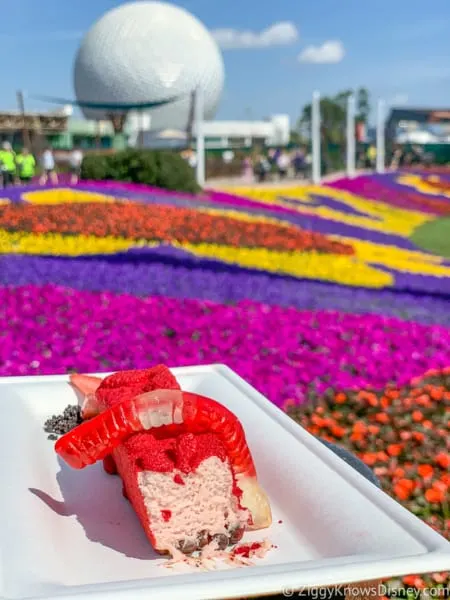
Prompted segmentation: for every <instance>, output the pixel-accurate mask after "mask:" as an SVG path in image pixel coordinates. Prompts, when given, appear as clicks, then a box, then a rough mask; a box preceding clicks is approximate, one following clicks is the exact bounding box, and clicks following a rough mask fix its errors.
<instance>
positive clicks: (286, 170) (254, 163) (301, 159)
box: [244, 147, 311, 182]
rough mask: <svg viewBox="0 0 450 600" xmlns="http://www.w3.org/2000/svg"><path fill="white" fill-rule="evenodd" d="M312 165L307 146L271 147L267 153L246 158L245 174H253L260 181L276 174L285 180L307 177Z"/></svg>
mask: <svg viewBox="0 0 450 600" xmlns="http://www.w3.org/2000/svg"><path fill="white" fill-rule="evenodd" d="M310 166H311V156H310V155H309V154H308V153H307V151H306V149H305V148H303V147H302V148H297V149H295V150H291V151H288V150H284V149H280V148H278V149H273V148H272V149H270V150H269V151H268V153H267V155H266V154H262V153H261V154H257V155H256V156H255V157H247V158H245V159H244V176H246V175H247V176H248V175H250V173H251V174H252V176H253V175H254V176H256V178H257V180H258V181H259V182H264V181H266V180H267V178H268V177H269V175H276V176H278V177H279V179H281V180H283V179H286V178H289V177H295V178H300V179H305V178H306V177H307V175H308V172H309V169H310Z"/></svg>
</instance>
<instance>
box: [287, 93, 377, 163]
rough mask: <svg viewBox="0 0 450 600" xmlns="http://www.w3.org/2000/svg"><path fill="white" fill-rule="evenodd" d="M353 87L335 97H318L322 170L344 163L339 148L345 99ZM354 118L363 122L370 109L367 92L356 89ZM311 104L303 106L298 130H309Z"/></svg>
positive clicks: (342, 142)
mask: <svg viewBox="0 0 450 600" xmlns="http://www.w3.org/2000/svg"><path fill="white" fill-rule="evenodd" d="M351 94H355V91H354V90H344V91H342V92H339V93H338V94H336V95H335V96H331V97H329V96H324V97H323V98H321V100H320V116H321V141H322V162H323V165H322V168H323V171H324V172H326V171H327V170H335V169H340V168H342V167H343V165H344V154H343V149H344V147H345V143H346V127H347V102H348V97H349V96H350V95H351ZM355 96H356V110H357V119H361V120H363V121H364V122H365V123H367V119H368V116H369V112H370V104H369V94H368V92H367V90H366V89H365V88H360V89H359V90H358V91H357V92H356V94H355ZM311 115H312V104H311V103H310V104H307V105H306V106H304V108H303V112H302V115H301V117H300V119H299V122H298V125H297V127H298V129H303V130H304V129H307V130H309V131H311Z"/></svg>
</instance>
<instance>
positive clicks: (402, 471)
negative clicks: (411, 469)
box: [392, 467, 405, 477]
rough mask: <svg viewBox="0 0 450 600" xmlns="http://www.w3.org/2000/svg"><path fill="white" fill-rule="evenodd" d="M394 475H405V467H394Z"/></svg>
mask: <svg viewBox="0 0 450 600" xmlns="http://www.w3.org/2000/svg"><path fill="white" fill-rule="evenodd" d="M392 475H393V476H394V477H404V475H405V469H402V468H401V467H396V468H395V469H394V472H393V473H392Z"/></svg>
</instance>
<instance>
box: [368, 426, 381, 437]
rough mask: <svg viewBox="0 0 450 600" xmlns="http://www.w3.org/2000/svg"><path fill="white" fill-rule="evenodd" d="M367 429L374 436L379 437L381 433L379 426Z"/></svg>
mask: <svg viewBox="0 0 450 600" xmlns="http://www.w3.org/2000/svg"><path fill="white" fill-rule="evenodd" d="M367 429H368V431H369V432H370V433H371V434H372V435H377V434H378V433H380V428H379V426H378V425H369V426H368V427H367Z"/></svg>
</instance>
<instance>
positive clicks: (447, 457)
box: [434, 452, 450, 469]
mask: <svg viewBox="0 0 450 600" xmlns="http://www.w3.org/2000/svg"><path fill="white" fill-rule="evenodd" d="M434 462H435V463H436V464H437V465H439V466H440V467H442V469H448V468H449V467H450V454H447V453H446V452H439V454H436V456H435V457H434Z"/></svg>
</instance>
